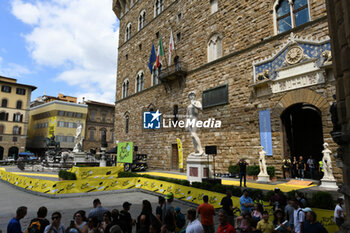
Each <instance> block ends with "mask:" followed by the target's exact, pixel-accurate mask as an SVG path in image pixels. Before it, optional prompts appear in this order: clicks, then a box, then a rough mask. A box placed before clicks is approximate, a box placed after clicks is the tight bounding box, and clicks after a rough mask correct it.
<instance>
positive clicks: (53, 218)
mask: <svg viewBox="0 0 350 233" xmlns="http://www.w3.org/2000/svg"><path fill="white" fill-rule="evenodd" d="M59 218H60V217H58V216H55V217H52V220H55V219H59Z"/></svg>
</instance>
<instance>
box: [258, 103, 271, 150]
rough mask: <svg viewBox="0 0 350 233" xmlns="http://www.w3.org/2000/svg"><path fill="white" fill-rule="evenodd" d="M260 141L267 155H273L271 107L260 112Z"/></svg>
mask: <svg viewBox="0 0 350 233" xmlns="http://www.w3.org/2000/svg"><path fill="white" fill-rule="evenodd" d="M259 125H260V143H261V146H263V147H264V150H265V151H266V155H272V138H271V119H270V109H268V110H264V111H260V112H259Z"/></svg>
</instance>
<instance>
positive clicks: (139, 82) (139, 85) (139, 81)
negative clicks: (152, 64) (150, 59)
mask: <svg viewBox="0 0 350 233" xmlns="http://www.w3.org/2000/svg"><path fill="white" fill-rule="evenodd" d="M144 81H145V80H144V73H143V71H140V72H139V73H138V74H137V76H136V83H135V84H136V86H135V92H140V91H142V90H143V89H144Z"/></svg>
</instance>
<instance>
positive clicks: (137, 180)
mask: <svg viewBox="0 0 350 233" xmlns="http://www.w3.org/2000/svg"><path fill="white" fill-rule="evenodd" d="M86 170H89V168H86ZM80 171H81V170H80ZM84 172H85V171H84ZM111 177H112V176H110V177H103V179H102V178H100V179H98V178H96V179H93V178H88V179H81V180H71V181H50V180H39V179H35V178H30V177H24V176H20V175H18V174H14V173H11V172H6V171H4V170H1V169H0V179H2V180H4V181H7V182H9V183H11V184H13V185H15V186H17V187H21V188H24V189H27V190H31V191H34V192H40V193H46V194H49V195H57V194H69V193H88V192H99V191H108V190H121V189H133V188H139V189H144V190H148V191H151V192H155V193H159V194H167V193H168V192H172V193H173V194H174V197H175V198H177V199H179V200H183V201H187V202H190V203H194V204H201V203H203V196H204V195H208V197H209V203H210V204H212V205H213V206H214V207H215V208H220V207H221V205H220V202H221V199H222V198H223V197H224V196H225V195H224V194H221V193H216V192H211V191H206V190H202V189H197V188H193V187H188V186H183V185H179V184H174V183H170V182H166V181H160V180H154V179H149V178H143V177H128V178H111ZM114 177H115V176H114ZM232 202H233V206H237V207H240V205H239V197H232ZM266 210H268V211H269V212H270V216H271V218H272V216H273V212H272V208H271V207H266ZM313 210H314V211H315V212H316V213H317V216H318V217H317V219H318V220H319V221H320V222H321V223H322V224H323V225H324V226H325V227H326V229H327V230H328V231H329V232H335V231H336V230H337V226H336V225H335V223H334V222H333V211H332V210H323V209H313Z"/></svg>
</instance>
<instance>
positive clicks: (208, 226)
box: [197, 195, 215, 233]
mask: <svg viewBox="0 0 350 233" xmlns="http://www.w3.org/2000/svg"><path fill="white" fill-rule="evenodd" d="M208 200H209V198H208V196H207V195H204V196H203V202H204V203H202V204H200V205H199V206H198V209H197V212H198V214H200V215H201V223H202V225H203V228H204V232H205V233H214V231H215V229H214V218H213V216H214V215H215V209H214V206H212V205H211V204H209V203H208Z"/></svg>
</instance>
